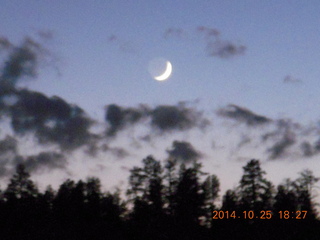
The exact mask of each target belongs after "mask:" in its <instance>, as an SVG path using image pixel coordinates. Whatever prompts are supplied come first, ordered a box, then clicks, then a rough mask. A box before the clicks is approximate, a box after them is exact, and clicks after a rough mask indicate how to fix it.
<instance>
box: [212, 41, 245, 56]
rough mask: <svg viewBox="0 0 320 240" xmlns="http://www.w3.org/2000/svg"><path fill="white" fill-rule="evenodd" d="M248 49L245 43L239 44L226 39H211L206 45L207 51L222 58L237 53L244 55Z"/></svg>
mask: <svg viewBox="0 0 320 240" xmlns="http://www.w3.org/2000/svg"><path fill="white" fill-rule="evenodd" d="M246 49H247V48H246V46H244V45H237V44H235V43H232V42H230V41H224V40H215V41H209V42H208V43H207V46H206V52H207V54H208V55H209V56H212V57H220V58H231V57H234V56H236V55H243V54H244V53H245V51H246Z"/></svg>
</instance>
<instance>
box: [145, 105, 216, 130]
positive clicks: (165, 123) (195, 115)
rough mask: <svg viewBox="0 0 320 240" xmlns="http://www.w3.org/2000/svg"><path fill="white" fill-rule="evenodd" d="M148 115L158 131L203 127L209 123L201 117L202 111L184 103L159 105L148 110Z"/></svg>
mask: <svg viewBox="0 0 320 240" xmlns="http://www.w3.org/2000/svg"><path fill="white" fill-rule="evenodd" d="M150 116H151V125H152V127H153V128H155V129H156V130H159V131H160V132H168V131H173V130H178V131H184V130H189V129H191V128H200V129H203V128H205V127H207V126H208V125H209V124H210V121H209V120H208V119H207V118H205V117H203V114H202V112H200V111H198V110H196V109H195V108H191V107H187V106H186V105H185V103H179V104H178V105H175V106H172V105H171V106H170V105H159V106H157V107H155V108H154V109H153V110H152V111H150Z"/></svg>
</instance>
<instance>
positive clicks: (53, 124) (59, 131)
mask: <svg viewBox="0 0 320 240" xmlns="http://www.w3.org/2000/svg"><path fill="white" fill-rule="evenodd" d="M17 96H18V101H17V102H16V103H15V104H14V105H13V106H11V107H10V117H11V126H12V128H13V130H14V132H15V133H18V134H21V135H25V134H26V133H34V134H35V136H36V137H37V139H38V140H39V143H41V144H48V143H55V144H58V145H59V146H60V148H61V149H63V150H73V149H75V148H78V147H80V146H82V145H84V144H86V143H88V142H90V141H92V140H93V137H94V136H93V135H92V134H91V133H90V131H89V128H90V127H91V125H92V124H93V122H94V121H93V120H92V119H90V118H89V117H88V116H87V115H86V114H85V112H84V111H83V110H82V109H81V108H80V107H78V106H77V105H72V104H68V103H67V102H65V101H64V100H63V99H61V98H59V97H57V96H53V97H51V98H49V97H47V96H46V95H44V94H42V93H39V92H32V91H29V90H25V89H24V90H21V91H19V92H17Z"/></svg>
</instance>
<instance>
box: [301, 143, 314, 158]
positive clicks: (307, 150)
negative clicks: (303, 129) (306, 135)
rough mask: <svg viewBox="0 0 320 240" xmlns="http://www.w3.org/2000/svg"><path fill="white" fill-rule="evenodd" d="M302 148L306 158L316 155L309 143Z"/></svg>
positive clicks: (303, 144) (302, 144) (302, 145)
mask: <svg viewBox="0 0 320 240" xmlns="http://www.w3.org/2000/svg"><path fill="white" fill-rule="evenodd" d="M300 148H301V151H302V154H303V156H304V157H311V156H312V155H314V150H313V147H312V145H311V144H310V143H309V142H303V143H301V145H300Z"/></svg>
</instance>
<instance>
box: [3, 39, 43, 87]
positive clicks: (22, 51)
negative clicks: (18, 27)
mask: <svg viewBox="0 0 320 240" xmlns="http://www.w3.org/2000/svg"><path fill="white" fill-rule="evenodd" d="M47 53H48V51H47V50H46V49H45V48H44V47H43V46H42V45H41V44H40V43H38V42H36V41H34V40H33V39H31V38H25V40H24V42H23V43H22V45H21V46H14V47H11V48H10V50H9V56H8V60H7V61H5V64H4V66H3V69H2V73H1V77H0V87H1V88H11V89H13V88H15V86H16V84H17V81H18V80H21V79H23V77H35V76H36V75H37V69H38V66H39V63H40V61H43V60H44V57H45V55H46V54H47Z"/></svg>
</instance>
